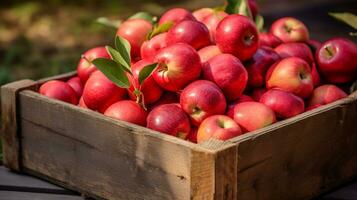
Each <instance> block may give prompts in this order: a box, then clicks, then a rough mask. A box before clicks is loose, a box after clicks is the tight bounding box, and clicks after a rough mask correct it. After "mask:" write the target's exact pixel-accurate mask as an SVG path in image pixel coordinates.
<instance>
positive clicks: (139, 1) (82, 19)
mask: <svg viewBox="0 0 357 200" xmlns="http://www.w3.org/2000/svg"><path fill="white" fill-rule="evenodd" d="M223 2H224V1H223V0H181V1H176V0H76V1H65V0H37V1H34V0H32V1H31V0H29V1H24V0H1V1H0V85H2V84H5V83H8V82H11V81H14V80H18V79H24V78H29V79H39V78H41V77H47V76H51V75H56V74H60V73H64V72H68V71H72V70H75V68H76V65H77V62H78V60H79V58H80V55H81V53H82V52H84V51H85V50H86V49H89V48H91V47H94V46H97V45H106V44H111V43H112V41H113V38H114V34H115V31H116V30H115V29H113V28H110V27H106V26H103V25H101V24H99V23H97V22H96V19H97V18H98V17H102V16H104V17H108V18H110V19H125V18H127V17H128V16H130V15H132V14H134V13H136V12H138V11H141V10H142V11H147V12H149V13H152V14H154V15H157V16H158V15H160V14H161V13H162V12H164V11H165V10H166V9H168V8H170V7H185V8H188V9H190V10H194V9H197V8H200V7H207V6H210V7H213V6H217V5H222V3H223ZM258 2H259V5H260V12H261V14H262V15H263V16H264V17H265V21H266V25H267V26H266V27H268V25H269V24H270V23H271V22H272V21H273V20H275V19H277V18H279V17H283V16H294V17H297V18H299V19H301V20H302V21H303V22H304V23H306V24H307V26H308V27H309V29H310V31H311V35H312V38H314V39H317V40H320V41H324V40H327V39H328V38H330V37H332V36H343V37H349V38H350V39H352V40H354V41H356V38H352V37H350V36H349V32H352V31H353V29H352V28H350V27H348V26H347V25H345V24H343V23H340V22H339V21H337V20H335V19H333V18H331V17H329V16H328V15H327V13H328V12H331V11H334V12H341V11H349V12H352V13H355V14H357V5H356V3H357V1H356V0H289V1H286V0H258Z"/></svg>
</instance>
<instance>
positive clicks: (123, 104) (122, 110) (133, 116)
mask: <svg viewBox="0 0 357 200" xmlns="http://www.w3.org/2000/svg"><path fill="white" fill-rule="evenodd" d="M104 115H106V116H108V117H112V118H115V119H119V120H122V121H126V122H130V123H133V124H137V125H140V126H146V117H147V115H148V113H147V112H146V111H145V110H144V109H143V108H142V107H141V106H140V105H139V104H137V103H136V102H135V101H131V100H122V101H118V102H116V103H114V104H112V105H111V106H109V108H107V109H106V111H105V112H104Z"/></svg>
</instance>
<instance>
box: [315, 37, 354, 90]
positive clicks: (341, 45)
mask: <svg viewBox="0 0 357 200" xmlns="http://www.w3.org/2000/svg"><path fill="white" fill-rule="evenodd" d="M356 58H357V45H356V44H355V43H354V42H352V41H350V40H348V39H345V38H333V39H331V40H328V41H326V42H325V43H323V44H322V46H321V47H320V48H319V49H318V50H317V52H316V60H317V65H318V69H319V72H321V74H322V75H323V77H324V78H325V79H326V80H327V81H328V82H330V83H334V84H343V83H348V82H350V81H353V80H356V78H357V59H356Z"/></svg>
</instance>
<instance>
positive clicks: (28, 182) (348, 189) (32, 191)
mask: <svg viewBox="0 0 357 200" xmlns="http://www.w3.org/2000/svg"><path fill="white" fill-rule="evenodd" d="M85 199H86V200H89V199H90V198H84V197H81V196H80V194H78V193H76V192H73V191H69V190H66V189H64V188H61V187H58V186H56V185H53V184H51V183H48V182H45V181H42V180H40V179H37V178H34V177H31V176H28V175H23V174H17V173H13V172H10V171H9V170H8V169H6V168H5V167H4V166H0V200H85ZM317 199H321V200H357V181H356V182H354V183H351V184H349V185H347V186H345V187H342V188H340V189H338V190H336V191H334V192H332V193H329V194H326V195H324V196H322V197H319V198H317Z"/></svg>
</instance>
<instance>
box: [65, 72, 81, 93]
mask: <svg viewBox="0 0 357 200" xmlns="http://www.w3.org/2000/svg"><path fill="white" fill-rule="evenodd" d="M67 83H68V85H69V86H71V87H72V88H73V90H74V91H75V92H76V94H77V97H78V98H80V97H81V96H82V93H83V87H84V85H83V83H82V81H81V79H80V78H79V77H78V76H75V77H73V78H71V79H69V80H68V81H67Z"/></svg>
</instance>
